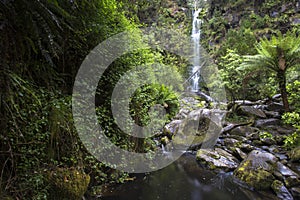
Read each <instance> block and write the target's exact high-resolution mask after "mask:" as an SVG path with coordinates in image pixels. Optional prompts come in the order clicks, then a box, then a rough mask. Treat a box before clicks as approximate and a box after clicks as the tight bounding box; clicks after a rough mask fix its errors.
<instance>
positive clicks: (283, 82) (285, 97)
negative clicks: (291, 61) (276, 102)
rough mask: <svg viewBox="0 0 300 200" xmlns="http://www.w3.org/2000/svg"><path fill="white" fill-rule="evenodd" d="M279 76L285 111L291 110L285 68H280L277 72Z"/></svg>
mask: <svg viewBox="0 0 300 200" xmlns="http://www.w3.org/2000/svg"><path fill="white" fill-rule="evenodd" d="M277 78H278V81H279V89H280V93H281V98H282V102H283V106H284V110H285V112H288V111H289V110H290V107H289V102H288V95H287V91H286V77H285V70H279V71H278V72H277Z"/></svg>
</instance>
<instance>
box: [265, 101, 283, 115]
mask: <svg viewBox="0 0 300 200" xmlns="http://www.w3.org/2000/svg"><path fill="white" fill-rule="evenodd" d="M266 110H268V111H274V112H279V113H283V112H284V106H283V104H282V103H276V102H272V103H270V104H269V105H267V107H266Z"/></svg>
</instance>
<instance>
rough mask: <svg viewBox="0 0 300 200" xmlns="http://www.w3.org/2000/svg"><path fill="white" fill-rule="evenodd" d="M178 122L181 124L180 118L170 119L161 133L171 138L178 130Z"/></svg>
mask: <svg viewBox="0 0 300 200" xmlns="http://www.w3.org/2000/svg"><path fill="white" fill-rule="evenodd" d="M180 124H182V120H174V121H171V122H170V123H169V124H167V125H165V127H164V129H163V134H164V135H166V136H168V137H169V138H170V139H171V138H172V136H173V135H176V133H177V132H178V130H179V126H180Z"/></svg>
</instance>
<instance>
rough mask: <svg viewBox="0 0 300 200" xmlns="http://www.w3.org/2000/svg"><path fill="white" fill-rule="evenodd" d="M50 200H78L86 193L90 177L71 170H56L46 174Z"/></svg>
mask: <svg viewBox="0 0 300 200" xmlns="http://www.w3.org/2000/svg"><path fill="white" fill-rule="evenodd" d="M47 178H48V181H49V183H50V188H51V189H50V199H53V200H54V199H55V200H65V199H72V200H80V199H81V198H82V196H83V195H84V193H85V192H86V191H87V188H88V185H89V183H90V176H89V175H87V174H85V173H84V172H80V171H78V170H76V169H73V168H57V169H56V170H53V171H50V172H48V173H47Z"/></svg>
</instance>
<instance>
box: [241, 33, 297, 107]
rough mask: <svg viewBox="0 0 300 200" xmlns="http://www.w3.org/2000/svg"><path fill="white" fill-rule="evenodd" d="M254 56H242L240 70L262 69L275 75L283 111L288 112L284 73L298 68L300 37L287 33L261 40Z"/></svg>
mask: <svg viewBox="0 0 300 200" xmlns="http://www.w3.org/2000/svg"><path fill="white" fill-rule="evenodd" d="M256 50H257V53H258V54H256V55H251V56H249V55H247V56H244V62H243V63H242V65H241V67H240V69H245V68H249V69H251V70H256V69H258V68H259V69H263V70H269V71H273V72H275V73H276V76H277V81H278V84H279V89H280V93H281V97H282V101H283V105H284V109H285V111H289V102H288V93H287V90H286V72H287V70H288V69H289V68H292V67H299V66H300V36H296V34H295V33H291V32H288V33H287V34H286V35H284V36H283V35H282V34H278V35H277V36H272V37H271V39H267V38H263V39H261V41H260V43H259V45H258V46H257V47H256Z"/></svg>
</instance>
